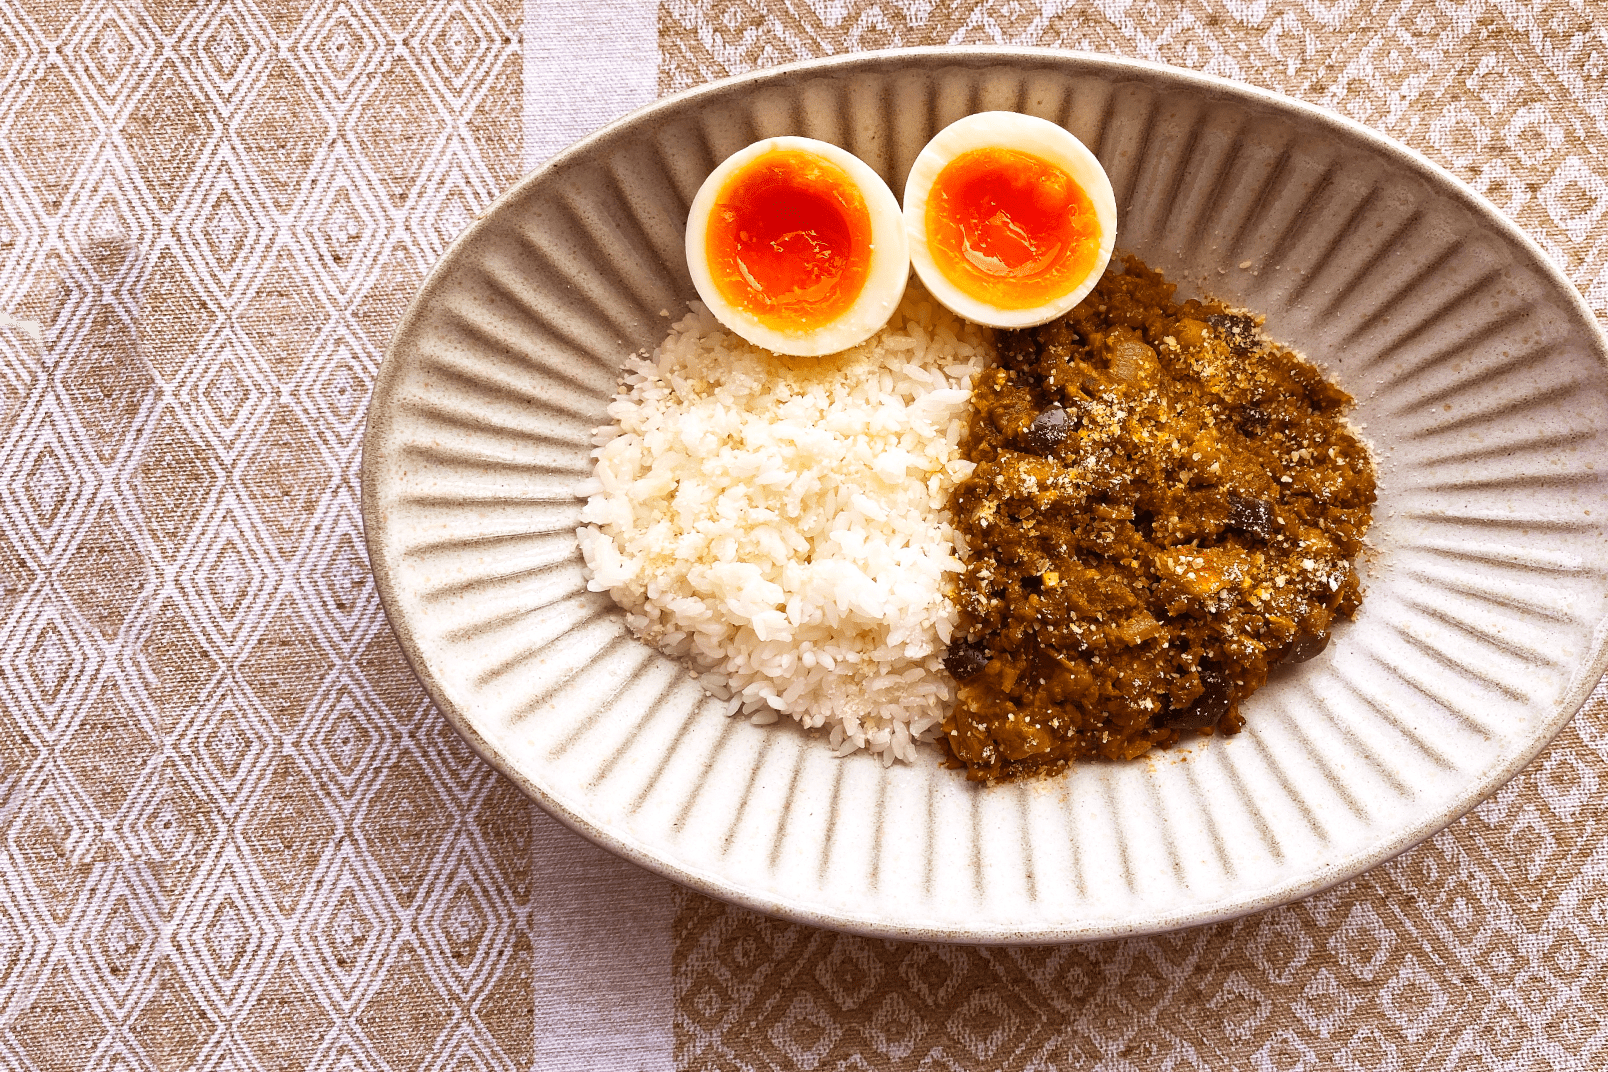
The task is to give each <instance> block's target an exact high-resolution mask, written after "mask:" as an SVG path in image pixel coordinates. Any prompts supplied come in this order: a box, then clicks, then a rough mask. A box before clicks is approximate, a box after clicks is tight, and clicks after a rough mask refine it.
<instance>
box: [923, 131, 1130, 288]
mask: <svg viewBox="0 0 1608 1072" xmlns="http://www.w3.org/2000/svg"><path fill="white" fill-rule="evenodd" d="M927 247H928V249H929V250H930V251H931V253H932V259H933V261H934V263H936V264H937V266H938V270H939V271H941V272H942V273H943V274H944V276H945V278H947V279H948V280H949V281H950V282H951V283H953V284H954V285H955V286H957V287H959V288H960V289H961V290H962V291H964V292H965V293H966V294H968V295H970V296H971V297H973V298H976V299H977V300H978V301H982V302H987V303H988V304H989V305H992V306H994V307H995V308H997V309H1031V308H1033V307H1034V306H1038V305H1043V304H1044V303H1046V302H1048V301H1052V300H1053V299H1055V298H1057V297H1059V296H1060V295H1062V294H1065V293H1066V292H1067V291H1069V290H1071V289H1072V288H1073V287H1075V286H1077V285H1078V283H1080V282H1081V281H1082V280H1083V279H1084V278H1086V277H1087V276H1088V274H1089V272H1090V270H1091V269H1092V268H1093V267H1094V263H1095V258H1096V257H1097V256H1098V255H1099V251H1100V221H1099V218H1098V217H1097V216H1096V215H1095V212H1094V203H1093V202H1092V201H1090V200H1089V195H1088V193H1087V192H1085V191H1084V189H1083V187H1082V186H1079V185H1078V183H1077V181H1076V180H1075V179H1073V178H1072V176H1071V175H1068V174H1067V173H1066V172H1065V171H1064V170H1062V169H1061V168H1060V167H1059V166H1057V165H1055V164H1052V163H1051V162H1050V161H1048V160H1044V159H1042V158H1040V157H1037V156H1033V155H1032V154H1031V153H1025V152H1022V151H1020V150H1017V149H1000V148H988V149H973V150H971V151H970V152H965V153H961V154H960V155H959V156H957V157H955V159H953V160H951V161H950V162H949V163H948V164H946V165H945V166H944V169H943V170H942V171H940V172H939V173H938V178H937V180H936V181H935V182H934V183H933V186H932V192H931V193H930V194H928V195H927Z"/></svg>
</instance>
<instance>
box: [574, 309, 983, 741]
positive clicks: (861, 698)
mask: <svg viewBox="0 0 1608 1072" xmlns="http://www.w3.org/2000/svg"><path fill="white" fill-rule="evenodd" d="M987 350H988V343H987V340H986V338H985V336H984V334H983V329H980V328H978V327H976V326H975V325H972V324H969V323H967V322H965V321H963V320H961V319H960V318H958V317H956V316H953V315H952V314H950V313H949V312H947V311H946V310H944V309H943V308H942V307H941V306H939V305H937V303H935V302H933V301H932V299H931V298H929V297H928V296H927V295H926V294H925V292H923V291H921V290H920V289H918V288H917V287H916V286H915V285H912V288H911V290H910V291H909V292H907V293H906V295H905V299H904V302H903V303H902V304H901V305H900V307H899V311H898V312H897V313H895V314H894V317H893V319H892V320H891V321H890V322H889V323H888V326H887V327H886V328H884V329H883V330H882V331H881V332H879V333H878V334H877V335H875V336H873V337H872V338H871V339H870V340H869V341H868V342H866V343H864V344H863V345H861V346H858V347H856V348H855V349H853V350H850V351H848V352H847V353H844V354H838V355H834V356H832V357H825V358H785V357H779V356H777V355H775V354H772V353H770V352H768V351H765V350H761V349H759V348H758V347H754V346H751V345H749V344H748V343H746V342H744V341H743V340H742V339H740V338H738V337H737V336H736V335H733V334H730V333H728V332H727V331H725V330H724V329H723V328H722V327H721V326H720V325H719V324H718V323H717V322H716V320H715V319H714V317H713V316H711V315H710V314H709V313H708V312H707V311H706V310H705V309H704V308H703V307H702V306H701V305H697V304H695V305H694V306H693V311H692V312H691V313H689V314H688V315H687V316H686V317H685V318H684V319H683V320H681V321H680V322H679V323H677V324H676V325H675V326H674V327H673V328H672V329H671V331H670V335H669V337H668V338H667V339H666V340H665V341H664V343H663V344H662V345H661V346H660V347H659V349H658V350H657V351H655V353H654V354H653V356H652V358H651V359H647V360H643V359H640V358H638V359H635V360H633V362H632V363H631V366H630V367H631V371H630V372H629V374H628V375H627V376H626V377H625V380H624V386H623V388H622V391H621V393H620V395H619V396H618V397H617V398H616V399H615V401H614V402H613V403H611V404H610V406H609V416H610V417H612V418H613V419H614V421H615V424H613V425H611V426H609V427H606V428H602V429H600V430H599V431H598V434H597V439H596V443H597V444H598V449H597V450H596V451H595V452H594V455H595V456H596V458H597V466H596V468H595V470H594V471H593V476H592V478H591V479H590V480H587V481H585V482H584V484H583V485H582V486H581V488H579V489H578V493H579V494H581V495H583V496H587V497H588V502H587V504H586V508H585V509H584V510H583V511H582V513H581V520H582V521H584V522H586V523H587V524H586V527H584V528H582V529H580V530H579V531H578V532H577V535H578V536H579V537H580V542H581V553H582V554H583V556H584V557H585V559H586V565H587V567H588V569H589V572H590V582H589V585H590V587H591V589H592V590H593V591H607V592H609V593H610V594H611V595H612V596H613V597H614V599H615V600H616V601H617V602H618V603H619V604H620V605H621V606H622V607H624V608H625V609H626V611H627V612H628V618H629V621H630V625H631V628H632V629H633V630H634V631H635V632H636V633H637V634H638V635H639V636H641V637H642V638H643V639H645V640H647V641H648V642H650V643H652V644H654V645H656V646H657V647H658V648H659V649H660V650H661V651H664V652H666V653H667V654H670V655H674V656H677V657H680V658H683V659H685V660H686V661H687V662H688V664H689V665H690V666H691V667H692V668H693V670H694V671H695V672H696V673H697V675H698V677H699V679H700V680H701V682H702V683H703V685H704V687H705V688H707V689H708V690H709V691H710V692H711V693H713V694H714V695H715V696H717V697H720V698H721V699H723V700H729V701H730V704H731V712H732V713H733V714H736V713H738V712H742V713H745V714H747V715H749V716H750V717H751V718H752V719H753V720H754V721H756V722H771V721H774V720H775V719H776V718H777V717H778V716H779V715H783V714H785V715H789V716H791V717H793V718H795V719H797V720H798V721H799V722H801V723H802V724H803V725H804V726H806V727H809V728H817V727H819V728H824V729H826V730H828V731H829V732H830V740H831V743H832V745H833V747H834V748H835V749H836V750H837V751H838V753H839V754H841V755H846V754H848V753H850V752H853V751H855V750H857V749H861V748H864V749H866V750H868V751H870V752H873V753H878V754H880V755H881V756H882V758H883V761H884V762H885V763H886V762H891V761H892V759H893V758H899V759H906V760H908V759H911V758H913V757H914V742H915V740H916V739H920V738H923V737H926V738H929V739H930V738H931V737H933V736H935V735H936V733H937V726H938V723H939V722H940V721H941V720H942V718H943V716H944V714H945V713H946V712H947V710H948V708H949V706H950V704H951V703H952V701H953V692H952V685H951V683H950V679H949V676H948V675H947V674H946V673H945V672H944V670H943V654H944V649H945V647H946V646H947V645H948V643H949V637H950V633H951V630H952V629H953V627H954V624H955V609H954V607H953V605H952V604H951V602H950V600H949V598H948V595H947V592H948V590H949V589H950V581H949V575H950V574H952V573H958V572H960V571H961V569H962V568H963V567H962V565H961V562H960V560H959V557H958V553H957V552H958V550H959V548H958V547H957V543H956V541H957V539H958V537H957V534H956V533H955V531H954V529H953V528H952V527H951V526H950V524H949V521H948V515H947V510H946V506H947V503H948V501H949V493H950V489H951V488H953V487H954V484H955V482H956V481H958V480H961V479H964V478H965V477H966V476H967V475H968V474H969V473H970V472H971V469H972V464H971V463H970V462H968V461H966V460H964V459H963V458H962V457H961V456H960V452H959V449H958V443H959V440H960V435H961V431H962V429H963V427H964V423H965V412H966V402H967V399H968V398H969V397H970V394H971V379H972V376H973V375H975V374H976V373H977V372H979V371H981V369H982V368H983V365H984V363H985V355H986V353H987Z"/></svg>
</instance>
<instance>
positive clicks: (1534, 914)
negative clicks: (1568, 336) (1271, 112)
mask: <svg viewBox="0 0 1608 1072" xmlns="http://www.w3.org/2000/svg"><path fill="white" fill-rule="evenodd" d="M660 10H661V16H660V40H661V50H662V53H663V60H662V66H661V80H660V86H661V88H662V89H664V90H673V89H680V88H683V87H686V86H690V85H695V84H698V83H700V82H703V81H706V80H708V79H710V78H714V77H719V76H724V75H728V74H733V73H736V72H739V71H744V70H748V69H751V68H754V67H760V66H766V65H770V64H774V63H780V62H786V61H789V60H794V59H801V58H805V57H809V56H819V55H827V54H832V53H837V52H844V51H852V50H856V49H866V48H882V47H889V46H896V45H917V44H966V43H973V44H977V43H993V44H1028V45H1052V46H1057V47H1067V48H1080V49H1093V50H1098V51H1103V52H1111V53H1116V54H1120V55H1126V56H1134V57H1138V58H1141V59H1147V60H1156V61H1162V62H1166V63H1173V64H1178V65H1180V66H1184V67H1190V68H1194V69H1196V70H1205V71H1209V72H1211V73H1214V74H1219V75H1223V76H1226V77H1230V78H1239V79H1245V80H1248V81H1251V82H1254V83H1256V84H1258V85H1262V86H1266V87H1268V88H1272V89H1277V90H1280V91H1282V92H1286V93H1289V94H1292V95H1294V96H1297V97H1301V98H1304V99H1307V100H1310V101H1313V102H1315V103H1318V104H1321V105H1325V106H1327V107H1330V108H1333V109H1335V110H1337V111H1339V112H1340V113H1342V114H1344V115H1347V116H1350V117H1352V118H1355V119H1358V120H1360V121H1362V122H1364V123H1367V124H1369V125H1371V126H1373V127H1375V128H1376V129H1379V130H1382V131H1385V132H1386V133H1389V134H1391V135H1393V136H1395V137H1397V138H1400V139H1402V140H1403V141H1406V142H1407V143H1408V144H1410V145H1412V146H1414V147H1415V148H1417V149H1419V150H1421V151H1422V152H1424V153H1426V154H1427V155H1428V156H1429V157H1430V158H1431V159H1433V160H1435V161H1437V162H1438V163H1440V164H1442V165H1443V166H1445V167H1448V168H1450V169H1451V170H1452V171H1454V172H1455V173H1457V174H1458V175H1460V176H1461V177H1462V178H1464V179H1465V180H1467V181H1468V182H1470V183H1472V184H1473V185H1474V186H1475V187H1476V188H1477V189H1479V190H1481V191H1482V192H1484V193H1485V194H1486V196H1487V197H1489V198H1490V199H1491V200H1492V201H1494V202H1495V203H1496V204H1497V205H1498V206H1500V207H1501V208H1503V209H1504V210H1505V211H1507V212H1508V213H1509V214H1511V215H1512V216H1513V217H1514V218H1515V219H1517V220H1518V221H1519V222H1520V224H1521V225H1523V226H1524V227H1525V228H1526V229H1527V230H1528V231H1529V232H1530V234H1532V235H1533V236H1534V237H1535V238H1536V239H1537V240H1538V241H1539V242H1541V244H1542V245H1543V246H1544V247H1545V248H1546V249H1547V251H1548V252H1549V253H1550V254H1551V255H1552V256H1553V257H1554V258H1555V259H1556V260H1557V261H1558V263H1559V264H1560V265H1562V266H1563V267H1564V269H1565V271H1567V272H1568V273H1569V274H1570V275H1571V277H1572V278H1573V279H1574V280H1575V282H1576V284H1577V285H1578V286H1579V287H1580V288H1581V290H1582V291H1583V292H1584V293H1585V294H1586V296H1587V300H1588V302H1590V304H1591V306H1592V307H1593V309H1595V310H1596V311H1597V313H1598V315H1599V316H1602V315H1603V313H1604V310H1605V308H1608V219H1605V216H1608V181H1605V176H1608V164H1605V158H1608V153H1605V150H1608V84H1605V76H1608V4H1602V3H1590V4H1570V3H1546V2H1544V3H1538V4H1517V3H1483V2H1480V0H1475V2H1472V3H1467V4H1453V3H1434V2H1423V0H1406V2H1394V3H1367V2H1348V0H1338V2H1336V3H1324V2H1321V0H1305V2H1302V3H1296V4H1291V5H1288V6H1284V7H1280V6H1278V5H1274V4H1269V3H1265V2H1261V0H1256V2H1236V0H1227V2H1223V3H1208V2H1201V0H1183V2H1177V0H1169V2H1148V3H1133V2H1127V0H1095V2H1093V3H1075V4H1074V3H1065V2H1045V3H1034V4H1027V3H1008V4H997V3H985V4H975V3H944V2H941V0H940V2H937V3H876V2H866V0H848V2H846V3H843V2H827V0H797V2H794V3H788V4H761V3H751V2H747V0H703V2H686V0H667V2H666V3H665V4H664V5H662V7H661V9H660ZM1605 759H1608V705H1605V703H1604V693H1603V691H1602V690H1601V689H1599V690H1598V693H1597V695H1596V697H1595V698H1594V700H1593V702H1592V703H1591V705H1590V706H1589V707H1588V709H1587V710H1586V711H1585V712H1584V713H1583V714H1582V715H1581V717H1580V718H1578V719H1577V720H1576V722H1575V723H1574V724H1573V725H1572V726H1571V727H1570V728H1569V729H1568V730H1566V731H1565V732H1564V734H1563V736H1562V737H1560V738H1559V740H1558V742H1557V743H1556V744H1555V745H1554V746H1553V747H1552V748H1551V749H1550V750H1549V751H1548V752H1547V753H1546V754H1544V755H1543V756H1542V757H1541V758H1540V759H1539V760H1538V761H1537V762H1536V763H1535V764H1534V765H1533V766H1532V767H1531V768H1530V769H1529V770H1528V771H1527V772H1526V773H1525V774H1524V775H1523V776H1522V777H1521V778H1519V779H1518V780H1517V781H1515V782H1514V783H1513V784H1512V785H1510V786H1509V787H1508V788H1507V789H1505V790H1503V791H1502V792H1501V793H1500V794H1498V795H1497V797H1496V798H1495V799H1494V800H1492V801H1491V802H1489V803H1487V804H1486V805H1484V806H1483V807H1481V808H1480V809H1479V810H1478V811H1477V812H1476V813H1475V814H1474V815H1472V816H1471V817H1469V818H1467V819H1465V820H1463V821H1462V822H1460V823H1458V824H1457V825H1455V826H1454V827H1453V828H1452V829H1451V830H1449V831H1448V832H1446V833H1444V834H1442V835H1441V836H1439V837H1437V838H1435V839H1434V840H1433V841H1432V842H1431V843H1430V844H1428V845H1425V846H1422V847H1420V848H1419V849H1417V850H1415V851H1413V852H1411V853H1409V854H1407V855H1406V856H1404V857H1403V858H1401V859H1399V860H1397V861H1395V862H1394V863H1392V864H1390V865H1388V866H1385V867H1381V868H1378V869H1376V870H1375V871H1373V872H1371V873H1369V874H1367V875H1365V876H1364V877H1362V878H1361V879H1359V880H1357V881H1354V882H1351V883H1348V884H1346V885H1345V886H1342V887H1341V888H1339V889H1337V890H1334V891H1331V892H1329V893H1327V894H1324V895H1322V896H1320V897H1315V898H1312V899H1310V900H1308V901H1305V902H1301V903H1299V904H1296V905H1293V906H1290V907H1288V908H1283V909H1279V910H1276V911H1273V912H1268V913H1265V914H1263V915H1260V916H1256V917H1251V918H1249V919H1246V920H1242V921H1239V922H1235V923H1231V924H1223V925H1219V926H1213V927H1203V928H1199V929H1196V930H1191V931H1185V932H1181V933H1179V934H1175V935H1168V936H1165V937H1162V938H1156V939H1146V940H1134V941H1123V942H1112V943H1104V944H1097V945H1088V946H1082V947H1060V948H1054V947H1051V948H1038V949H969V948H944V947H935V946H912V945H901V944H898V943H889V942H875V941H868V940H864V939H858V938H849V937H843V936H838V935H833V934H829V933H825V932H821V931H815V930H811V929H809V928H806V927H800V926H795V925H790V924H782V923H776V922H772V921H768V920H764V919H762V918H759V917H756V916H754V915H753V914H751V913H748V912H744V911H741V910H738V909H734V908H730V907H727V906H725V905H722V904H720V903H718V902H715V901H711V900H708V899H706V898H703V897H700V896H697V895H694V894H690V893H682V894H680V895H679V907H678V910H677V914H676V956H675V986H676V1021H675V1026H676V1063H677V1066H678V1067H680V1068H686V1069H743V1070H749V1069H786V1070H792V1069H817V1068H819V1069H834V1070H845V1072H846V1070H864V1069H884V1068H888V1069H920V1070H921V1072H940V1070H955V1069H967V1070H973V1069H976V1070H983V1069H1002V1070H1003V1069H1010V1070H1017V1069H1020V1070H1023V1072H1028V1070H1040V1069H1043V1070H1049V1069H1056V1070H1066V1069H1093V1068H1098V1069H1101V1070H1119V1069H1121V1070H1130V1069H1131V1070H1151V1069H1178V1070H1182V1069H1236V1070H1238V1069H1247V1070H1249V1069H1257V1070H1274V1069H1277V1070H1281V1072H1282V1070H1296V1069H1313V1070H1315V1069H1347V1070H1355V1072H1374V1070H1384V1069H1390V1070H1419V1069H1423V1070H1426V1072H1427V1070H1431V1069H1434V1070H1442V1069H1446V1070H1452V1069H1456V1070H1474V1069H1502V1070H1513V1072H1532V1070H1544V1069H1558V1070H1562V1069H1570V1070H1579V1072H1588V1070H1597V1069H1601V1068H1604V1067H1608V1024H1605V1019H1608V997H1605V995H1604V983H1605V982H1608V979H1605V974H1608V967H1605V959H1608V841H1605V835H1608V816H1605V814H1604V807H1605V804H1608V781H1605V776H1608V765H1605ZM1074 776H1075V774H1074Z"/></svg>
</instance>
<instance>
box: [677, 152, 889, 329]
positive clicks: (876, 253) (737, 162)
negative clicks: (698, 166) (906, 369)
mask: <svg viewBox="0 0 1608 1072" xmlns="http://www.w3.org/2000/svg"><path fill="white" fill-rule="evenodd" d="M776 150H794V151H798V152H806V153H811V154H814V155H815V156H818V157H822V158H824V159H825V160H827V161H828V162H830V163H832V164H835V165H837V166H838V167H839V168H841V169H842V170H843V172H844V174H846V175H847V176H848V177H849V181H850V182H852V183H853V184H854V185H855V186H856V187H857V188H858V189H859V191H860V196H861V197H863V198H864V199H865V207H866V211H867V213H868V214H869V215H870V217H871V250H870V253H871V263H870V266H869V270H868V272H867V273H866V280H865V286H864V288H863V289H862V290H861V291H860V294H859V296H858V297H856V298H855V299H854V302H853V304H851V305H850V306H849V307H848V308H847V309H845V310H844V311H843V313H842V314H841V315H840V316H838V317H837V318H836V319H835V320H832V321H831V322H829V323H826V324H822V325H821V326H819V327H817V328H814V329H812V330H808V331H796V332H794V331H779V330H777V329H776V328H773V327H770V326H769V325H767V324H764V323H761V322H760V321H759V320H758V319H757V318H755V317H754V316H753V315H752V314H750V313H748V312H747V311H745V310H743V309H739V308H738V307H736V306H734V305H732V304H731V303H730V302H728V301H727V300H726V299H725V298H724V297H723V296H722V295H721V293H720V290H719V288H717V287H716V286H715V279H714V275H713V273H712V272H711V271H710V270H709V257H708V234H709V218H710V215H711V213H713V211H714V208H715V200H716V198H717V197H719V195H720V191H721V190H722V189H724V188H725V186H726V183H727V181H729V180H730V179H731V177H732V176H733V175H734V174H736V173H737V172H738V171H739V170H741V169H742V168H743V167H745V166H746V165H747V164H748V163H750V162H751V161H753V160H754V159H755V158H757V157H760V156H763V155H764V154H766V153H769V152H774V151H776ZM687 268H688V270H689V271H690V272H691V274H692V283H693V286H695V287H697V289H698V297H699V298H700V299H701V300H702V301H703V303H704V304H705V305H707V306H708V307H709V311H710V312H711V313H713V314H714V317H715V319H716V320H719V321H720V322H721V323H722V324H724V325H725V326H726V327H728V328H730V329H731V330H732V331H735V332H736V333H737V334H738V335H741V336H742V337H743V338H744V339H747V340H748V341H749V342H751V343H753V344H754V345H755V346H763V347H764V348H765V349H767V350H773V351H775V352H776V353H779V354H791V355H794V356H798V357H817V356H820V355H823V354H834V353H837V352H838V351H839V350H847V349H848V348H849V347H851V346H856V345H858V344H860V343H862V342H864V341H865V340H866V339H869V338H870V337H871V336H872V335H874V334H876V332H877V331H878V329H880V328H881V327H882V326H883V325H884V324H886V323H887V322H888V318H889V317H891V316H892V315H893V313H894V310H895V309H897V308H898V307H899V301H900V299H901V298H903V297H904V291H905V284H906V283H907V282H909V279H910V251H909V248H908V246H907V244H906V240H905V225H904V217H903V216H901V215H900V213H899V202H898V201H897V200H896V199H895V198H894V196H893V191H892V190H890V189H889V188H888V184H887V183H886V182H884V181H883V180H882V177H881V176H879V175H878V174H877V173H876V172H875V171H872V170H871V168H870V167H869V166H868V165H867V164H866V163H865V161H863V160H861V159H860V158H859V157H857V156H855V155H854V154H853V153H850V152H848V151H846V150H844V149H840V148H838V147H837V146H836V145H833V144H831V143H830V142H824V141H816V140H815V139H814V138H797V137H785V138H766V139H764V140H763V141H757V142H755V143H754V144H752V145H750V146H748V147H747V148H746V149H742V150H740V151H738V152H736V153H733V154H732V155H731V156H729V157H727V158H726V159H725V160H724V161H723V162H722V163H721V164H720V166H719V167H717V168H715V170H714V171H712V172H710V173H709V177H708V178H707V179H705V180H704V182H703V185H702V186H700V187H699V188H698V196H696V197H694V198H693V199H692V208H691V210H689V211H688V213H687Z"/></svg>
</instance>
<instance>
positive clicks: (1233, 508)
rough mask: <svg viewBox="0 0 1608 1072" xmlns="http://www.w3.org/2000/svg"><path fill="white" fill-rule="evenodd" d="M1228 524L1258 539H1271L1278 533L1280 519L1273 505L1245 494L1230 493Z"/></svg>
mask: <svg viewBox="0 0 1608 1072" xmlns="http://www.w3.org/2000/svg"><path fill="white" fill-rule="evenodd" d="M1228 525H1229V527H1230V528H1232V529H1236V530H1238V531H1239V532H1241V533H1244V534H1245V535H1246V536H1250V537H1252V538H1253V539H1257V540H1271V539H1272V538H1273V537H1274V536H1275V535H1277V534H1278V521H1277V519H1276V517H1275V516H1274V513H1273V505H1272V504H1271V503H1268V502H1264V501H1263V500H1261V499H1250V498H1246V497H1245V496H1243V495H1233V494H1231V495H1229V497H1228Z"/></svg>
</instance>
